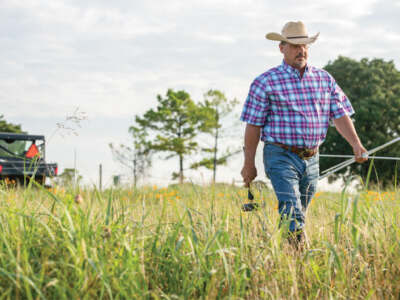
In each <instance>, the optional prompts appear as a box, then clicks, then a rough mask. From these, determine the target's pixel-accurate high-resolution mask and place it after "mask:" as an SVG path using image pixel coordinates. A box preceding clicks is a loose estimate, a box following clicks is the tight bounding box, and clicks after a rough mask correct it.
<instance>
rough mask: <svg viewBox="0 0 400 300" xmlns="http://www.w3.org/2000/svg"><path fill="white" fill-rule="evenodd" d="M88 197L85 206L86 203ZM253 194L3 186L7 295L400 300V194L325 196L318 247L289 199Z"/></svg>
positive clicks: (2, 284) (224, 189)
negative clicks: (256, 206)
mask: <svg viewBox="0 0 400 300" xmlns="http://www.w3.org/2000/svg"><path fill="white" fill-rule="evenodd" d="M77 193H80V194H81V195H82V199H83V202H81V203H76V202H75V196H76V194H77ZM246 196H247V193H246V191H245V190H244V189H241V188H237V187H233V186H228V185H217V186H207V187H199V186H194V185H182V186H172V187H170V188H168V189H165V188H157V187H144V188H141V189H139V190H131V189H122V188H121V189H112V190H106V191H103V192H99V191H97V190H96V189H89V188H88V189H82V190H80V191H78V190H74V189H72V188H71V189H66V190H63V189H58V190H51V191H47V190H43V189H40V188H28V189H25V190H23V189H11V188H8V187H5V186H3V187H1V188H0V291H1V293H0V299H78V298H79V299H97V298H100V299H229V298H231V299H290V298H292V299H303V298H309V299H326V298H333V299H341V298H343V299H366V298H367V299H368V298H369V299H389V298H398V297H399V295H400V285H399V284H398V283H399V282H400V244H399V241H400V220H399V212H400V206H399V200H400V193H399V192H397V191H396V190H393V191H385V192H383V191H381V192H375V191H368V190H364V191H362V192H360V193H357V194H349V193H347V192H346V191H344V192H343V193H338V194H336V193H318V194H317V196H316V197H315V198H314V199H313V201H312V203H311V206H310V208H309V211H308V216H307V220H308V223H307V225H306V231H307V233H308V238H309V246H308V247H307V248H306V249H305V250H304V251H301V252H298V251H295V250H294V249H293V248H291V247H290V245H289V244H288V243H287V242H286V239H285V238H284V235H283V234H282V232H281V231H280V229H279V228H278V219H279V218H278V213H277V200H276V199H275V196H274V195H273V193H272V192H269V191H261V192H260V191H258V192H256V195H255V196H256V199H257V200H259V201H261V202H265V204H266V205H265V207H263V208H262V209H260V210H259V211H257V212H252V213H244V212H242V211H241V210H240V207H241V204H242V203H243V202H244V201H245V199H246Z"/></svg>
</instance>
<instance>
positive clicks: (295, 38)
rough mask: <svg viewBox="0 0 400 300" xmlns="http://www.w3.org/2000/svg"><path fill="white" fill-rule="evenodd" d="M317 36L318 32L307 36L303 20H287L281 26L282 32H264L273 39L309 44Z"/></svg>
mask: <svg viewBox="0 0 400 300" xmlns="http://www.w3.org/2000/svg"><path fill="white" fill-rule="evenodd" d="M318 36H319V32H318V33H317V34H316V35H314V36H311V37H309V36H308V33H307V29H306V26H305V25H304V24H303V22H301V21H298V22H287V23H286V24H285V26H283V28H282V34H279V33H276V32H270V33H267V34H266V36H265V37H266V38H267V39H269V40H273V41H283V42H287V43H290V44H297V45H303V44H311V43H314V42H315V41H316V40H317V38H318Z"/></svg>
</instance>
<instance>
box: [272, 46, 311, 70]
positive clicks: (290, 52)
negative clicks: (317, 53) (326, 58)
mask: <svg viewBox="0 0 400 300" xmlns="http://www.w3.org/2000/svg"><path fill="white" fill-rule="evenodd" d="M279 49H280V50H281V52H282V53H283V58H284V60H285V62H286V63H287V64H288V65H290V66H292V67H293V68H296V69H298V70H300V69H303V68H304V67H305V66H306V64H307V59H308V45H294V44H289V43H284V44H279Z"/></svg>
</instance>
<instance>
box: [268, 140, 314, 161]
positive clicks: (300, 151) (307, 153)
mask: <svg viewBox="0 0 400 300" xmlns="http://www.w3.org/2000/svg"><path fill="white" fill-rule="evenodd" d="M271 144H272V145H275V146H278V147H281V148H283V149H285V150H289V151H291V152H293V153H295V154H297V155H298V156H299V157H300V158H301V159H305V160H307V159H310V158H311V157H313V156H314V155H315V154H317V153H318V147H315V148H297V147H295V146H288V145H284V144H281V143H271Z"/></svg>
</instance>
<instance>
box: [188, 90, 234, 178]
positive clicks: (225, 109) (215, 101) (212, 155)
mask: <svg viewBox="0 0 400 300" xmlns="http://www.w3.org/2000/svg"><path fill="white" fill-rule="evenodd" d="M238 103H239V102H238V101H237V100H236V99H233V100H228V99H227V98H226V96H225V95H224V93H222V92H221V91H218V90H209V91H208V92H207V93H206V94H205V95H204V102H203V103H201V104H200V105H201V106H202V108H203V111H204V112H205V113H206V114H207V122H208V125H207V126H206V128H205V131H206V132H207V133H208V134H210V135H211V136H212V137H213V145H212V146H210V147H207V148H202V149H201V150H202V152H204V153H206V154H208V155H207V156H206V157H205V158H203V159H202V160H200V161H199V162H196V163H194V164H192V165H191V168H192V169H197V168H199V167H205V168H207V169H209V170H212V171H213V182H214V183H215V181H216V176H217V166H219V165H226V163H227V161H228V159H229V158H230V157H232V156H233V155H235V154H237V153H239V152H241V150H236V151H232V150H230V149H229V148H227V149H225V150H224V153H223V154H222V155H220V154H219V152H220V151H221V149H220V148H221V146H220V142H221V139H223V138H224V137H225V134H226V130H224V128H223V125H224V124H226V121H227V120H226V117H227V116H229V115H230V114H231V112H232V111H233V109H234V108H235V106H236V105H237V104H238Z"/></svg>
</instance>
